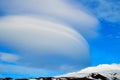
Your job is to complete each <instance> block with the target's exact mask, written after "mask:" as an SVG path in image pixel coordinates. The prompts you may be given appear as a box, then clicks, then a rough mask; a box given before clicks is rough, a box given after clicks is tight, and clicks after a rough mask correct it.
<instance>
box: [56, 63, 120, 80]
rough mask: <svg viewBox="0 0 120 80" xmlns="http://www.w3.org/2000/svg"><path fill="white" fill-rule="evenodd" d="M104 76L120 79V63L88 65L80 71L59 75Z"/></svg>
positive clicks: (109, 79)
mask: <svg viewBox="0 0 120 80" xmlns="http://www.w3.org/2000/svg"><path fill="white" fill-rule="evenodd" d="M95 76H103V77H106V79H108V80H120V64H111V65H108V64H102V65H98V66H96V67H88V68H85V69H83V70H81V71H78V72H72V73H68V74H65V75H61V76H58V77H79V78H82V77H87V78H90V79H93V80H94V78H93V77H95Z"/></svg>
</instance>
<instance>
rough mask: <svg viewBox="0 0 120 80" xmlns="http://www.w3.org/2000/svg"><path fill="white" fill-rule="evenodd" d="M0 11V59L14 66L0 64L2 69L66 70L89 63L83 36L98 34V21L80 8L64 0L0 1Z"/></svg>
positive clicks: (87, 37)
mask: <svg viewBox="0 0 120 80" xmlns="http://www.w3.org/2000/svg"><path fill="white" fill-rule="evenodd" d="M0 11H2V12H3V13H4V16H2V17H0V44H1V45H0V48H1V49H0V50H1V52H2V51H3V52H2V53H1V55H0V59H1V60H2V61H4V62H13V63H15V64H16V65H17V66H14V65H11V64H8V65H6V67H4V66H5V65H4V64H1V67H2V68H3V70H2V72H6V70H5V69H6V68H8V67H9V68H10V69H11V70H13V73H16V71H18V67H20V68H19V69H20V70H21V69H25V71H26V70H27V71H29V70H30V71H31V70H32V72H33V71H36V72H37V70H38V69H37V70H35V69H36V68H39V69H43V70H53V71H65V72H68V71H76V70H78V69H82V68H84V67H87V66H90V65H91V59H90V54H89V45H88V43H87V40H86V39H89V38H94V37H96V36H97V35H98V33H97V30H98V24H99V22H98V20H97V19H96V18H95V17H94V16H93V15H90V14H89V13H87V12H86V11H85V10H84V8H83V7H81V9H77V8H75V7H74V6H72V5H71V4H69V2H67V1H66V0H20V1H16V0H6V1H4V0H0ZM4 52H5V53H4ZM6 52H7V53H6ZM12 59H13V60H12ZM19 65H21V66H22V67H21V66H19ZM24 67H25V68H24ZM28 67H31V68H28ZM27 68H28V69H27ZM33 68H35V69H33ZM27 71H26V72H27ZM38 71H40V70H38ZM10 72H12V71H10ZM18 72H19V71H18ZM28 73H29V72H28ZM30 73H31V72H30Z"/></svg>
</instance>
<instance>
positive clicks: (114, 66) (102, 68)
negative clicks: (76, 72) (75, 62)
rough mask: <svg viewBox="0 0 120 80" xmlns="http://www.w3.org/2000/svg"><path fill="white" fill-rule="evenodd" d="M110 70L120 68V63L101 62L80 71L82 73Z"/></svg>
mask: <svg viewBox="0 0 120 80" xmlns="http://www.w3.org/2000/svg"><path fill="white" fill-rule="evenodd" d="M109 70H120V64H101V65H98V66H95V67H88V68H85V69H83V70H81V71H80V73H92V72H102V71H109Z"/></svg>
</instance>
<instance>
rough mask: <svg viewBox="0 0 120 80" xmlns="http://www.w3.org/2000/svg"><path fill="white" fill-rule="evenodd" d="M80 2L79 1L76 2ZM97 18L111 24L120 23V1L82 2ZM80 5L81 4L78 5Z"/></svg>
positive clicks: (90, 0)
mask: <svg viewBox="0 0 120 80" xmlns="http://www.w3.org/2000/svg"><path fill="white" fill-rule="evenodd" d="M76 1H78V0H76ZM79 3H81V4H82V5H83V6H84V5H85V7H86V8H87V10H89V11H90V12H91V13H93V14H94V15H95V16H96V17H98V18H99V19H102V20H106V21H109V22H120V17H118V16H119V14H120V7H119V5H120V1H119V0H88V1H85V0H80V1H79ZM78 5H79V4H78Z"/></svg>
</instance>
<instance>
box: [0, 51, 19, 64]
mask: <svg viewBox="0 0 120 80" xmlns="http://www.w3.org/2000/svg"><path fill="white" fill-rule="evenodd" d="M0 60H2V61H5V62H16V61H18V60H19V56H17V55H14V54H9V53H2V52H0Z"/></svg>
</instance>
